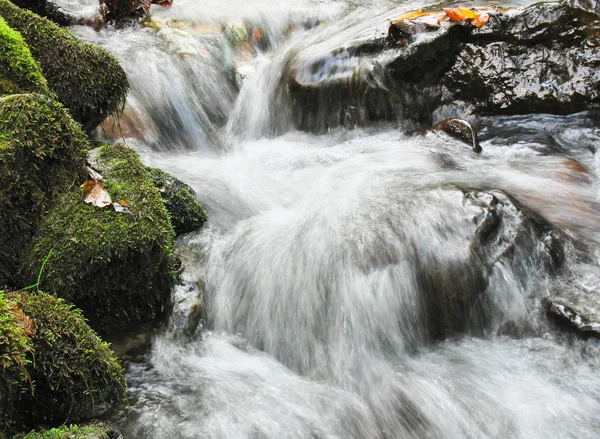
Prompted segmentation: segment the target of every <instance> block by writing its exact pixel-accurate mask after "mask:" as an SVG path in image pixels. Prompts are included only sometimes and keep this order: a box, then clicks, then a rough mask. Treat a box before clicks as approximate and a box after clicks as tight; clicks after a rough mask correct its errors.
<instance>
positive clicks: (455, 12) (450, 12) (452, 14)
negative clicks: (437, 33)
mask: <svg viewBox="0 0 600 439" xmlns="http://www.w3.org/2000/svg"><path fill="white" fill-rule="evenodd" d="M461 9H462V8H442V10H443V11H444V12H445V13H446V15H447V16H448V18H449V19H450V21H467V20H468V19H469V17H468V16H466V15H465V14H464V12H462V11H461Z"/></svg>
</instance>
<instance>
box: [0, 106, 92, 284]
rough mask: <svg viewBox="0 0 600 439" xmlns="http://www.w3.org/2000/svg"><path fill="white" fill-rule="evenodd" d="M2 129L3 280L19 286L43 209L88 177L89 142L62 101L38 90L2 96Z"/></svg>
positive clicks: (0, 217)
mask: <svg viewBox="0 0 600 439" xmlns="http://www.w3.org/2000/svg"><path fill="white" fill-rule="evenodd" d="M0 133H1V134H0V224H2V227H1V228H0V285H12V286H13V287H15V288H16V287H21V286H23V284H22V283H21V282H20V281H19V275H18V272H19V267H20V263H21V260H22V258H23V256H24V255H25V253H26V251H27V248H28V247H29V246H30V244H31V240H32V238H33V235H34V233H35V231H36V229H37V226H38V224H39V223H40V221H41V218H42V216H43V214H44V213H45V212H46V210H47V209H49V208H50V207H51V206H52V205H53V204H54V202H55V199H56V197H57V196H58V194H60V193H61V192H62V191H63V190H64V188H66V187H70V186H71V185H72V184H73V182H77V181H83V179H84V178H85V168H84V163H85V155H86V153H87V150H88V148H89V144H88V141H87V138H86V136H85V134H84V133H83V131H82V130H81V127H80V126H79V124H77V123H76V122H75V121H74V120H73V119H72V118H71V117H70V116H69V114H68V112H67V110H66V109H65V108H63V106H62V105H61V104H59V103H58V102H56V101H54V100H52V99H51V98H49V97H46V96H42V95H37V94H20V95H13V96H6V97H4V98H1V99H0ZM48 251H49V249H48V250H46V253H48ZM38 268H39V266H38Z"/></svg>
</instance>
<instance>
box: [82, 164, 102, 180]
mask: <svg viewBox="0 0 600 439" xmlns="http://www.w3.org/2000/svg"><path fill="white" fill-rule="evenodd" d="M85 169H86V170H87V171H88V175H89V176H90V178H91V179H92V180H102V175H100V173H99V172H98V171H96V170H95V169H94V168H92V167H91V166H89V165H86V167H85Z"/></svg>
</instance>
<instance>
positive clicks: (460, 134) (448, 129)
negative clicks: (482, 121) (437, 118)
mask: <svg viewBox="0 0 600 439" xmlns="http://www.w3.org/2000/svg"><path fill="white" fill-rule="evenodd" d="M432 130H434V131H443V132H444V133H446V134H448V135H450V136H452V137H454V138H455V139H458V140H460V141H461V142H464V143H466V144H467V145H470V146H471V148H472V149H473V151H474V152H476V153H480V152H481V151H482V149H481V146H480V145H479V138H478V137H477V131H476V130H475V128H474V127H473V125H471V123H470V122H468V121H466V120H464V119H453V118H451V119H444V120H443V121H441V122H438V123H436V124H435V125H434V126H433V127H432Z"/></svg>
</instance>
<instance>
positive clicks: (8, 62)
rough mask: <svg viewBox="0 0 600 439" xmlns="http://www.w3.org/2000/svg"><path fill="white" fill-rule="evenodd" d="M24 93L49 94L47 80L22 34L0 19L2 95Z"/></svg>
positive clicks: (0, 81)
mask: <svg viewBox="0 0 600 439" xmlns="http://www.w3.org/2000/svg"><path fill="white" fill-rule="evenodd" d="M23 92H35V93H42V94H48V86H47V84H46V79H45V78H44V76H43V75H42V71H41V70H40V67H39V66H38V65H37V64H36V62H35V61H34V60H33V58H32V57H31V52H29V48H28V47H27V44H25V42H24V41H23V38H22V37H21V34H20V33H19V32H17V31H15V30H13V29H11V28H10V27H9V26H8V25H7V24H6V22H5V21H4V19H3V18H2V17H0V95H7V94H13V93H23Z"/></svg>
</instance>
